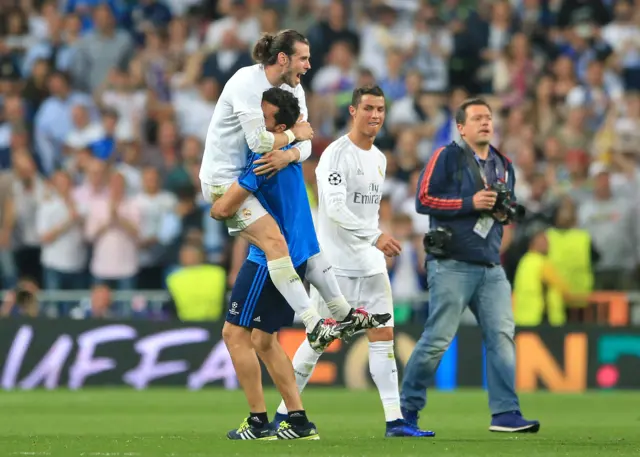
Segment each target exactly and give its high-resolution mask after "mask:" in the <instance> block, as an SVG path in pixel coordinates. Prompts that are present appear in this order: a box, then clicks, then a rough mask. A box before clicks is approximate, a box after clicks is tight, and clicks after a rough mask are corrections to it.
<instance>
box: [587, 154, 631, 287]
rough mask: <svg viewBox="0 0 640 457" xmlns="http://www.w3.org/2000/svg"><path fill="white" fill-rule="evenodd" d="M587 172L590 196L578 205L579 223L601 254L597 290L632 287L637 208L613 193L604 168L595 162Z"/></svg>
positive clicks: (607, 170) (597, 274)
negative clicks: (589, 181) (590, 181)
mask: <svg viewBox="0 0 640 457" xmlns="http://www.w3.org/2000/svg"><path fill="white" fill-rule="evenodd" d="M589 173H590V174H591V176H592V177H593V179H594V186H593V195H592V196H591V197H589V198H588V199H586V200H585V201H584V202H583V203H582V205H580V209H579V224H580V226H581V227H582V228H584V229H586V230H587V231H588V232H589V234H590V235H591V237H592V238H593V241H594V243H595V246H596V249H597V250H598V252H599V253H600V259H599V260H598V263H597V264H596V266H595V286H596V289H597V290H629V289H631V288H635V284H634V283H635V282H636V281H634V274H635V271H636V268H637V266H638V246H639V245H640V244H639V243H640V237H639V234H638V226H637V214H636V208H635V207H634V206H636V205H633V204H632V203H631V201H630V200H629V199H624V198H621V197H617V196H615V195H613V194H612V192H611V181H610V180H611V175H610V171H609V168H608V167H607V166H606V165H604V164H602V163H600V162H596V163H594V164H593V165H592V166H591V169H590V170H589Z"/></svg>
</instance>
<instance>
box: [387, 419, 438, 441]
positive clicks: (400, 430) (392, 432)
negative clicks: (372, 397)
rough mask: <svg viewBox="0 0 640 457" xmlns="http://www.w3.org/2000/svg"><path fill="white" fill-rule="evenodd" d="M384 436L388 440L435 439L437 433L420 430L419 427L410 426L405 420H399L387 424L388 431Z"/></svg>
mask: <svg viewBox="0 0 640 457" xmlns="http://www.w3.org/2000/svg"><path fill="white" fill-rule="evenodd" d="M384 436H385V437H386V438H402V437H414V438H433V437H434V436H436V433H435V432H432V431H431V430H420V429H419V428H418V427H417V426H415V425H413V424H410V423H409V422H407V421H406V420H404V419H397V420H394V421H391V422H387V430H386V432H385V435H384Z"/></svg>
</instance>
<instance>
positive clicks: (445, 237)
mask: <svg viewBox="0 0 640 457" xmlns="http://www.w3.org/2000/svg"><path fill="white" fill-rule="evenodd" d="M451 238H453V232H452V231H451V229H450V228H449V227H438V228H436V229H434V230H430V231H429V232H427V233H426V234H425V235H424V239H423V240H422V244H423V245H424V250H425V252H426V253H427V254H431V255H433V256H434V257H447V256H448V255H449V243H450V242H451Z"/></svg>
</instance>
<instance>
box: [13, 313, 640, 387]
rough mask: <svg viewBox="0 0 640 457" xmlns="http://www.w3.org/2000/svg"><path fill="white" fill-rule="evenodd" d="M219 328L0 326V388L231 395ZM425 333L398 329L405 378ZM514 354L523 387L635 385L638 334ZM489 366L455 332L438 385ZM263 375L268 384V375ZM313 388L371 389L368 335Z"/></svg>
mask: <svg viewBox="0 0 640 457" xmlns="http://www.w3.org/2000/svg"><path fill="white" fill-rule="evenodd" d="M221 328H222V325H221V324H220V323H213V324H181V323H169V322H149V321H97V320H79V321H74V320H69V319H54V320H45V319H34V320H28V319H10V320H0V382H1V386H2V388H3V389H33V388H39V387H44V388H47V389H55V388H70V389H79V388H81V387H83V386H97V385H123V386H131V387H133V388H136V389H144V388H147V387H149V386H156V385H157V386H160V385H162V386H168V385H169V386H180V387H186V388H189V389H201V388H204V387H207V386H221V387H225V388H228V389H234V388H237V387H238V382H237V379H236V377H235V372H234V370H233V366H232V364H231V359H230V358H229V354H228V352H227V350H226V347H225V345H224V343H223V342H222V341H221V337H220V333H221ZM421 331H422V327H419V326H398V327H396V356H397V360H398V366H399V370H400V371H401V372H402V368H403V367H404V365H405V364H406V362H407V360H408V358H409V356H410V354H411V352H412V350H413V347H414V345H415V341H416V340H417V338H419V336H420V334H421ZM302 338H304V330H302V329H288V330H285V331H283V332H281V334H280V341H281V343H282V344H283V346H284V348H285V350H286V351H287V353H288V354H289V355H290V356H292V355H293V353H294V352H295V351H296V349H297V347H298V345H299V343H300V341H301V340H302ZM516 350H517V361H518V363H517V370H516V378H517V387H518V389H519V390H521V391H533V390H538V389H546V390H550V391H553V392H581V391H584V390H585V389H587V388H624V389H640V328H632V327H625V328H622V327H617V328H605V327H599V326H586V327H574V328H572V327H562V328H551V327H544V328H531V329H527V328H521V329H518V330H517V332H516ZM485 363H486V353H485V350H484V348H483V345H482V340H481V335H480V329H479V328H477V327H468V326H463V327H461V328H460V331H459V332H458V335H457V336H456V338H455V340H454V342H453V344H452V345H451V347H450V348H449V350H448V351H447V352H446V353H445V356H444V358H443V361H442V363H441V365H440V368H439V369H438V373H437V375H436V381H435V384H436V388H439V389H442V390H451V389H455V388H456V387H486V375H485V370H484V365H485ZM263 379H264V380H265V382H270V381H269V377H268V376H266V373H265V376H264V378H263ZM310 383H311V384H314V385H328V386H346V387H348V388H352V389H361V388H368V387H371V386H372V383H371V379H370V377H369V367H368V345H367V342H366V338H365V337H364V336H361V335H359V336H356V337H354V338H353V339H352V341H350V342H348V343H342V342H336V343H334V344H333V345H332V346H331V347H330V348H329V349H328V351H327V352H326V354H324V355H323V357H322V358H321V359H320V363H319V364H318V366H317V368H316V370H315V372H314V374H313V376H312V378H311V380H310Z"/></svg>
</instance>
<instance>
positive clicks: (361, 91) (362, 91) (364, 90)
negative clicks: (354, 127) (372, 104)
mask: <svg viewBox="0 0 640 457" xmlns="http://www.w3.org/2000/svg"><path fill="white" fill-rule="evenodd" d="M365 95H373V96H374V97H384V92H383V91H382V89H381V88H380V86H368V85H367V86H362V87H356V88H355V89H353V95H351V106H353V107H356V106H358V105H359V104H360V101H361V100H362V97H363V96H365Z"/></svg>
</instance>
